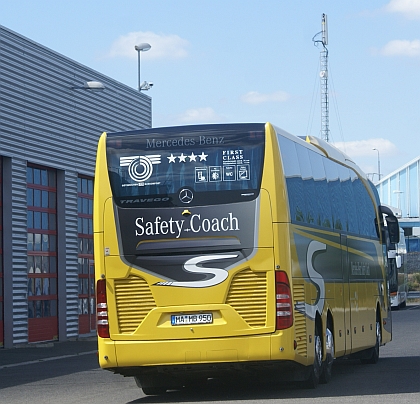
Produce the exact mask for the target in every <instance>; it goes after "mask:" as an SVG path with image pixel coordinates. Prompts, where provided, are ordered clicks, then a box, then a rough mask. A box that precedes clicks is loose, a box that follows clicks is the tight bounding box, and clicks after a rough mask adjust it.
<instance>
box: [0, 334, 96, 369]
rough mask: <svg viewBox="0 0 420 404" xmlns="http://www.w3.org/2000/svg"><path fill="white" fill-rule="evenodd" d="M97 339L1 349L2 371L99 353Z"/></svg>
mask: <svg viewBox="0 0 420 404" xmlns="http://www.w3.org/2000/svg"><path fill="white" fill-rule="evenodd" d="M97 347H98V344H97V340H96V337H92V336H90V337H84V338H82V337H81V338H78V339H75V340H69V341H63V342H58V341H54V342H43V343H34V344H25V345H21V346H17V347H14V348H9V349H5V348H0V369H5V368H9V367H15V366H21V365H25V364H29V363H35V362H45V361H53V360H57V359H62V358H68V357H72V356H79V355H87V354H92V353H96V352H97Z"/></svg>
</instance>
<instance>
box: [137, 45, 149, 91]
mask: <svg viewBox="0 0 420 404" xmlns="http://www.w3.org/2000/svg"><path fill="white" fill-rule="evenodd" d="M151 47H152V46H151V45H150V44H148V43H141V44H139V45H136V46H135V47H134V49H135V50H136V51H137V53H138V87H139V91H141V90H148V89H149V88H150V87H149V88H147V86H143V85H142V84H140V52H147V51H148V50H150V48H151ZM145 83H146V82H145ZM146 84H147V83H146ZM152 85H153V84H152Z"/></svg>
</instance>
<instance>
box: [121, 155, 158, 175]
mask: <svg viewBox="0 0 420 404" xmlns="http://www.w3.org/2000/svg"><path fill="white" fill-rule="evenodd" d="M160 162H161V155H160V154H155V155H151V156H129V157H120V167H128V175H129V176H130V178H131V179H132V180H133V181H136V182H144V181H147V180H148V179H149V178H150V177H151V176H152V174H153V165H154V164H160Z"/></svg>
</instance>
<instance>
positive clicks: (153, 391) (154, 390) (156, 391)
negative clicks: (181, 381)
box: [141, 386, 166, 396]
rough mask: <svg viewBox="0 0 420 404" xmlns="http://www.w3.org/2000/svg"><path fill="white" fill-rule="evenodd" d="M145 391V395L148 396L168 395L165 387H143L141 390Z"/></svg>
mask: <svg viewBox="0 0 420 404" xmlns="http://www.w3.org/2000/svg"><path fill="white" fill-rule="evenodd" d="M141 389H142V390H143V393H144V394H146V396H159V395H161V394H165V393H166V388H165V387H157V386H154V387H150V386H149V387H142V388H141Z"/></svg>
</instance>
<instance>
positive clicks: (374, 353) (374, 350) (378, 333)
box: [360, 313, 382, 364]
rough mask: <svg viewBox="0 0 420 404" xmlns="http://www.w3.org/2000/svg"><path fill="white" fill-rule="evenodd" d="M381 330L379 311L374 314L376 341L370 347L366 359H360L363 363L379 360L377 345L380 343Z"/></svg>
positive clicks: (373, 362)
mask: <svg viewBox="0 0 420 404" xmlns="http://www.w3.org/2000/svg"><path fill="white" fill-rule="evenodd" d="M381 339H382V332H381V319H380V316H379V313H377V314H376V343H375V346H374V347H372V348H370V350H369V351H370V355H369V357H368V358H367V359H361V360H360V361H361V362H362V363H365V364H375V363H378V360H379V346H380V345H381Z"/></svg>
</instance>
